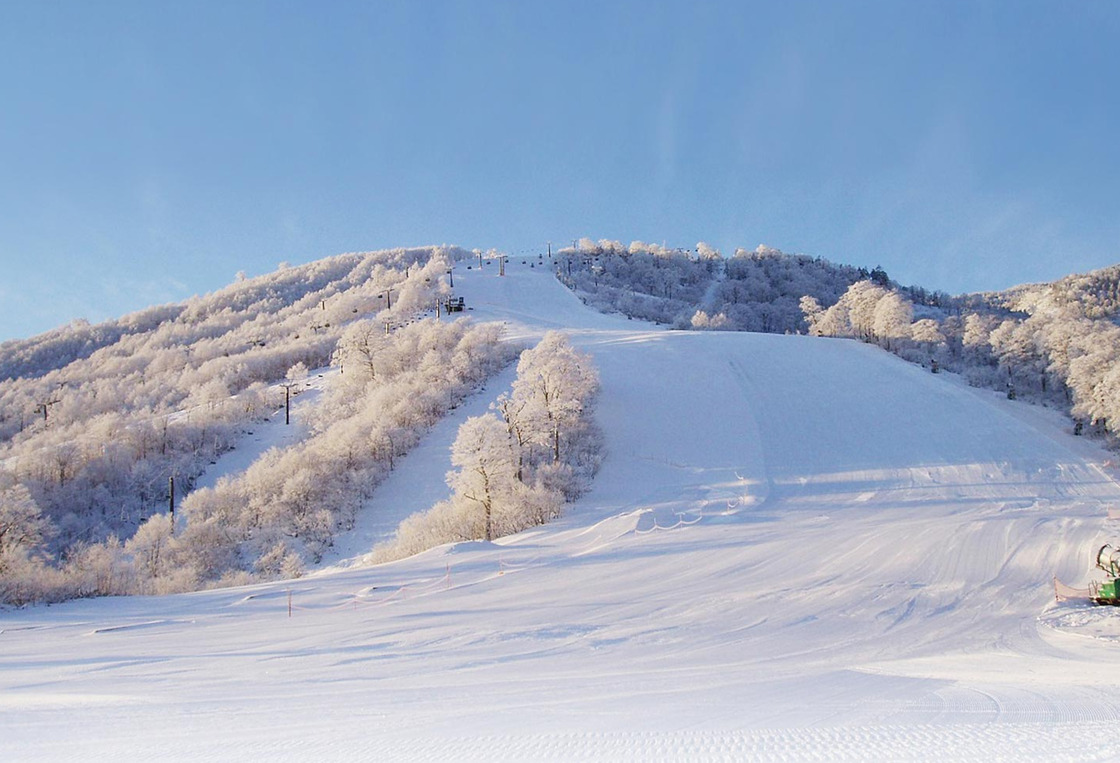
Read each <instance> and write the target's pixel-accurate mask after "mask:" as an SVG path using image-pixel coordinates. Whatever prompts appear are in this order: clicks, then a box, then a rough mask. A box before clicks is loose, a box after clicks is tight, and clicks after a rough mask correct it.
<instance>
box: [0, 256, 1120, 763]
mask: <svg viewBox="0 0 1120 763" xmlns="http://www.w3.org/2000/svg"><path fill="white" fill-rule="evenodd" d="M465 265H466V263H465V262H464V263H463V264H462V266H461V267H459V266H457V267H456V270H455V274H454V279H455V292H456V294H458V295H461V296H463V297H464V299H465V304H466V305H467V306H468V308H469V309H468V310H467V311H466V312H467V314H468V315H469V316H470V318H471V321H472V322H482V321H498V322H501V323H502V324H503V325H504V333H505V337H506V340H507V341H509V342H521V343H523V344H525V345H531V344H532V343H533V342H534V341H535V340H537V339H539V338H540V337H541V336H543V335H544V334H545V333H546V332H547V331H550V330H561V331H563V332H564V333H565V334H566V335H567V336H568V337H569V338H570V341H571V342H572V344H573V345H575V346H576V348H578V349H579V350H581V351H583V352H586V353H589V354H590V355H591V357H592V358H593V359H594V362H595V364H596V366H597V368H598V373H599V377H600V380H601V392H600V395H599V401H598V419H599V424H600V426H601V429H602V432H603V438H604V444H605V453H606V455H605V458H604V460H603V463H602V467H601V469H600V471H599V473H598V475H597V477H596V478H595V481H594V483H593V485H592V488H591V490H590V491H589V492H588V493H587V494H585V495H584V496H583V497H582V498H580V499H579V500H578V501H577V502H576V503H575V504H573V505H572V506H571V507H569V510H568V511H567V513H566V515H565V516H564V517H563V518H562V519H560V520H557V521H555V522H552V523H550V524H546V525H543V526H540V527H537V528H534V529H531V530H527V531H524V532H521V533H519V534H516V535H512V536H508V537H505V538H501V539H498V540H496V541H494V542H492V543H486V542H478V541H475V542H465V543H459V544H452V545H447V546H441V547H438V548H435V549H432V550H430V551H428V552H425V553H423V554H420V555H418V556H415V557H412V558H409V559H404V560H401V561H397V562H393V563H389V564H383V565H377V566H367V565H365V564H364V563H363V562H362V558H363V557H364V555H365V554H366V553H367V552H368V550H369V549H370V547H371V546H372V545H373V544H374V543H376V542H378V541H379V540H382V539H385V538H386V537H387V536H388V535H389V534H391V532H392V527H393V523H392V522H387V521H386V520H385V518H384V517H385V516H386V515H385V514H382V513H380V512H382V511H384V512H388V515H390V516H392V517H395V518H402V517H405V516H408V515H409V514H411V513H413V512H414V511H418V510H423V509H426V508H428V507H429V506H430V505H431V502H432V500H433V498H435V499H438V497H439V491H438V490H434V489H433V487H432V486H433V485H434V486H440V485H442V484H443V477H444V474H445V473H446V472H447V471H448V469H449V468H450V467H451V464H450V460H449V453H450V447H451V444H452V442H453V441H454V439H455V434H456V429H457V427H458V425H459V424H460V423H462V422H463V421H465V420H466V419H467V418H468V417H470V416H473V415H477V414H480V413H482V412H484V411H486V410H487V408H488V406H489V405H490V403H491V402H493V401H494V400H496V399H497V397H498V395H500V394H501V393H502V392H504V391H507V390H508V388H509V385H510V383H511V382H512V380H513V372H512V369H509V370H507V371H505V372H503V373H500V374H498V375H496V376H493V377H491V378H490V380H489V381H488V382H487V383H486V386H485V390H484V391H482V392H480V393H478V394H476V395H475V396H473V397H470V398H468V399H466V400H465V401H464V402H463V403H462V404H459V405H457V407H455V408H454V409H453V410H452V411H451V413H450V415H449V416H448V417H447V418H445V419H443V420H442V421H441V422H440V423H439V424H437V425H435V426H434V428H431V429H429V430H427V433H426V434H425V435H424V436H423V438H422V439H421V440H420V441H419V444H418V446H417V447H416V448H415V449H413V450H412V452H411V453H410V454H409V455H407V456H404V457H402V458H400V461H399V464H397V465H396V468H394V469H393V470H392V471H391V472H389V473H388V474H387V475H385V476H384V479H383V480H382V481H381V482H380V484H378V485H377V487H376V488H375V489H374V490H373V492H372V494H371V495H370V496H369V497H368V500H367V501H366V502H365V503H364V504H363V507H362V508H360V509H359V510H358V511H357V513H356V516H355V518H354V528H353V530H351V531H349V532H347V533H343V534H341V535H339V537H338V538H337V539H336V542H335V545H334V547H332V549H331V550H329V551H328V552H327V553H326V554H325V555H324V556H323V559H322V561H321V562H320V564H319V565H318V566H317V567H316V568H312V569H310V570H309V574H307V575H305V576H304V577H302V578H300V579H297V580H290V581H277V582H270V583H264V584H258V585H254V586H247V587H238V588H227V589H223V590H216V591H206V592H198V593H191V594H183V595H174V596H159V597H124V598H100V599H91V600H82V601H72V602H68V603H65V604H61V605H53V606H49V607H32V608H25V609H20V610H7V611H4V612H3V613H0V618H2V619H0V644H2V645H3V660H2V664H3V667H2V669H0V703H2V705H3V708H4V712H3V714H0V751H3V752H4V757H5V758H8V759H13V760H16V759H19V760H46V759H62V758H73V757H75V756H81V757H83V758H84V759H90V760H98V759H106V758H109V757H114V758H115V757H119V756H120V755H121V754H122V753H127V754H130V755H133V756H143V757H156V756H158V757H160V758H161V759H168V758H171V759H190V760H198V759H265V758H269V759H293V760H294V759H306V758H309V757H314V758H315V759H319V760H353V759H378V760H390V759H391V760H410V759H411V760H451V759H473V760H622V759H635V758H637V759H680V760H685V759H687V760H696V759H726V758H732V759H758V760H803V759H820V760H867V759H889V760H919V759H921V760H924V759H928V758H929V757H936V758H946V759H969V760H991V759H1001V758H1002V759H1012V758H1014V759H1036V760H1053V759H1061V758H1064V759H1077V760H1109V759H1116V758H1117V757H1118V756H1120V743H1118V742H1117V739H1116V735H1115V733H1114V729H1115V726H1116V723H1117V721H1120V699H1118V698H1117V696H1116V692H1115V684H1116V678H1117V676H1118V675H1120V651H1117V646H1118V645H1120V621H1118V620H1117V619H1116V617H1115V613H1114V612H1112V611H1111V610H1105V609H1093V608H1090V607H1088V606H1087V605H1081V604H1077V603H1065V604H1060V605H1059V604H1055V603H1054V601H1053V589H1052V587H1051V576H1052V575H1054V574H1057V575H1058V576H1060V577H1062V578H1063V579H1065V580H1067V582H1070V583H1077V582H1079V581H1082V580H1084V579H1085V578H1086V576H1087V575H1088V564H1087V555H1088V553H1089V551H1090V549H1091V548H1093V546H1094V544H1097V545H1099V544H1100V543H1103V542H1105V541H1107V540H1110V539H1112V536H1114V535H1116V534H1117V531H1118V530H1120V528H1117V527H1116V525H1115V522H1114V521H1111V524H1110V520H1109V519H1108V513H1109V509H1110V507H1113V506H1115V505H1117V504H1118V503H1120V485H1118V484H1117V482H1116V481H1115V479H1114V472H1113V465H1112V462H1111V460H1110V455H1109V453H1108V452H1106V451H1104V450H1102V449H1101V448H1100V447H1099V446H1098V445H1097V444H1095V443H1094V442H1093V441H1090V440H1088V439H1086V438H1079V437H1075V436H1073V435H1072V433H1071V431H1070V429H1071V427H1070V423H1069V421H1068V419H1066V418H1065V417H1064V416H1063V415H1061V414H1060V413H1058V412H1056V411H1053V410H1048V409H1045V408H1041V407H1034V406H1030V405H1026V404H1024V403H1022V402H1020V401H1014V400H1008V399H1007V396H1006V395H1005V394H1002V393H996V392H992V391H987V390H983V389H977V388H973V387H970V386H968V385H967V384H966V383H965V382H964V381H963V380H962V379H960V378H959V377H957V376H954V375H951V374H944V373H941V374H932V373H930V372H929V370H927V369H925V368H923V367H922V366H920V365H916V364H910V363H906V362H904V361H902V360H900V359H899V358H897V357H894V356H892V355H890V354H888V353H886V352H883V351H882V350H880V349H879V348H877V347H874V346H872V345H870V344H867V343H860V342H855V341H847V340H842V339H831V338H823V337H809V336H785V335H773V334H748V333H732V332H710V331H670V330H666V329H663V328H660V327H657V326H654V325H651V324H647V323H643V322H640V321H635V320H630V319H627V318H626V317H625V316H623V315H618V314H614V315H604V314H601V313H599V312H595V311H593V310H591V309H589V308H588V307H587V306H585V305H584V304H582V303H581V301H580V300H579V299H578V298H577V297H576V296H575V295H573V293H572V292H570V291H569V290H567V289H566V288H564V286H562V285H561V284H560V283H559V282H558V281H557V280H556V279H555V277H554V276H553V274H552V273H551V270H550V269H549V268H547V267H545V268H542V267H539V266H538V263H536V262H532V261H528V262H526V263H524V264H523V263H521V262H520V261H511V262H509V263H507V265H506V268H505V275H504V276H498V275H497V272H496V271H497V268H495V267H493V266H489V267H486V268H482V269H479V268H477V267H475V268H472V269H471V270H466V269H465ZM343 375H345V374H343ZM313 378H314V380H315V381H313V384H314V385H316V388H317V389H321V390H322V392H321V393H320V394H322V395H327V394H330V392H329V387H330V386H331V385H332V384H333V383H334V381H335V379H336V378H337V377H333V378H332V377H331V376H330V375H329V374H327V373H324V376H323V377H322V379H320V378H319V377H318V376H317V375H314V377H313ZM305 399H310V398H305ZM268 426H270V427H273V429H272V430H269V429H267V428H266V429H257V430H254V434H253V435H251V436H249V435H246V436H245V438H244V439H242V440H240V441H239V443H240V444H239V449H240V450H242V452H246V453H247V452H249V451H250V450H251V449H252V448H253V447H258V446H259V448H260V449H261V450H263V448H264V446H265V445H267V444H269V443H271V442H274V441H273V440H271V439H270V438H271V437H273V435H274V434H275V433H276V432H277V431H278V428H279V427H280V426H281V425H280V424H279V423H278V421H277V420H275V417H273V421H270V422H269V423H268ZM251 438H257V439H258V440H259V441H260V442H259V443H257V446H254V445H253V440H252V439H251ZM233 453H238V450H235V451H233ZM230 458H233V456H232V455H231V456H230ZM243 463H244V462H242V465H243ZM214 468H215V469H220V470H222V471H223V476H226V477H229V476H232V473H233V472H235V471H236V470H238V469H240V468H242V466H239V465H237V464H236V463H234V462H232V461H230V462H224V463H223V462H222V461H219V462H218V463H217V464H215V465H214ZM201 479H203V480H206V479H210V480H214V481H217V475H216V474H215V473H214V472H211V473H209V474H208V475H206V476H204V477H202V478H201ZM443 494H446V490H444V492H443ZM375 507H376V508H375Z"/></svg>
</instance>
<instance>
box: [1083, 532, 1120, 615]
mask: <svg viewBox="0 0 1120 763" xmlns="http://www.w3.org/2000/svg"><path fill="white" fill-rule="evenodd" d="M1097 569H1099V570H1101V571H1103V572H1104V573H1105V575H1107V576H1108V579H1107V580H1105V581H1104V582H1100V583H1090V584H1089V588H1090V590H1091V591H1092V599H1093V601H1094V602H1096V603H1097V604H1112V605H1113V606H1120V549H1117V548H1113V547H1112V546H1111V545H1110V544H1108V543H1106V544H1104V545H1103V546H1101V548H1100V550H1099V551H1097Z"/></svg>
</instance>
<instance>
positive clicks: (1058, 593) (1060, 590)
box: [1054, 578, 1093, 601]
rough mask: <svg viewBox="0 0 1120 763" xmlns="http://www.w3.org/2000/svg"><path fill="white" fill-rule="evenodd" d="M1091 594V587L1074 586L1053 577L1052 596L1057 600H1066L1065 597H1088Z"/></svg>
mask: <svg viewBox="0 0 1120 763" xmlns="http://www.w3.org/2000/svg"><path fill="white" fill-rule="evenodd" d="M1092 595H1093V591H1092V589H1089V588H1074V587H1073V586H1068V585H1066V584H1065V583H1063V582H1062V581H1060V580H1058V579H1057V578H1054V598H1055V599H1057V600H1058V601H1066V600H1067V599H1088V598H1091V597H1092Z"/></svg>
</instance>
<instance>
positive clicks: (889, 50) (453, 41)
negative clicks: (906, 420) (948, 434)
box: [0, 0, 1120, 339]
mask: <svg viewBox="0 0 1120 763" xmlns="http://www.w3.org/2000/svg"><path fill="white" fill-rule="evenodd" d="M1117 40H1120V5H1118V4H1115V3H1110V2H1094V1H1093V0H1089V1H1087V2H1079V3H1061V2H1048V3H1034V2H1018V1H1016V2H1012V1H1011V0H1008V2H1003V3H993V2H982V1H980V0H975V1H971V2H960V3H955V2H923V1H922V0H915V1H913V2H818V3H799V2H783V3H775V2H765V3H752V2H743V1H740V2H727V3H719V2H680V3H656V2H613V3H612V2H586V3H584V2H554V3H547V4H545V3H533V2H482V1H481V0H478V1H474V2H440V1H438V0H434V1H432V2H402V3H394V2H360V3H347V2H338V1H336V2H330V3H310V2H291V3H287V2H280V1H279V0H269V1H268V2H253V1H251V0H238V2H233V3H228V2H113V1H111V0H98V1H97V2H52V1H51V0H44V1H40V2H26V0H0V103H2V107H0V108H2V111H0V339H7V338H12V337H19V336H28V335H31V334H33V333H37V332H40V331H43V330H46V329H48V328H50V327H52V326H55V325H59V324H62V323H65V322H67V321H68V320H70V319H72V318H77V317H84V318H87V319H90V320H93V321H97V320H103V319H106V318H109V317H115V316H118V315H121V314H123V313H126V312H129V311H131V310H135V309H139V308H141V307H145V306H148V305H150V304H156V303H162V302H168V301H172V300H179V299H183V298H186V297H187V296H190V295H191V294H195V293H201V292H205V291H210V290H213V289H216V288H219V287H221V286H223V285H225V284H227V283H229V282H230V281H232V280H233V277H234V275H235V273H236V272H237V271H240V270H244V271H246V272H248V273H249V274H250V275H255V274H259V273H264V272H268V271H270V270H273V269H274V268H275V267H276V265H277V263H279V262H281V261H288V262H292V263H299V262H307V261H311V260H314V259H318V258H320V257H325V256H328V255H332V254H337V253H340V252H347V251H364V250H369V249H380V248H386V247H393V246H403V245H414V244H428V243H455V244H459V245H462V246H465V247H467V248H475V247H478V248H484V249H486V248H491V247H495V248H499V249H503V250H513V251H520V250H525V249H534V250H535V249H536V248H539V247H543V245H544V242H545V241H548V240H551V241H553V242H570V241H571V240H572V239H573V238H578V237H580V236H591V237H592V238H611V239H619V240H621V241H623V242H624V243H628V242H629V241H631V240H634V239H641V240H645V241H656V242H659V243H660V242H666V243H668V244H670V245H678V246H692V245H693V244H695V243H696V242H697V241H701V240H703V241H706V242H708V243H710V244H712V245H714V246H716V247H718V248H719V249H720V250H721V251H723V252H724V253H725V254H731V253H732V252H733V251H734V249H735V248H736V247H746V248H752V249H753V248H754V247H755V246H756V245H758V244H759V243H765V244H767V245H770V246H774V247H778V248H780V249H783V250H785V251H790V252H803V253H807V254H811V255H819V256H822V257H826V258H828V259H831V260H834V261H837V262H845V263H851V264H857V265H867V266H874V265H876V264H879V265H882V266H883V267H884V268H885V269H886V270H887V272H888V273H889V274H890V275H891V276H892V277H893V278H895V279H897V280H899V281H902V282H904V283H918V284H921V285H923V286H927V287H929V288H935V289H944V290H947V291H950V292H962V291H973V290H982V289H995V288H1003V287H1007V286H1011V285H1014V284H1018V283H1023V282H1027V281H1039V280H1050V279H1053V278H1057V277H1060V276H1062V275H1064V274H1067V273H1070V272H1074V271H1084V270H1089V269H1093V268H1097V267H1102V266H1105V265H1109V264H1114V263H1115V262H1117V261H1120V215H1118V214H1117V213H1118V210H1120V206H1118V201H1120V182H1118V178H1120V144H1118V135H1120V130H1118V125H1120V98H1118V97H1117V93H1118V92H1120V45H1117V44H1116V41H1117Z"/></svg>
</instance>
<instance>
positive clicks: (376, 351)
mask: <svg viewBox="0 0 1120 763" xmlns="http://www.w3.org/2000/svg"><path fill="white" fill-rule="evenodd" d="M469 257H473V255H472V254H471V253H468V252H464V251H462V250H458V249H453V248H436V249H412V250H391V251H384V252H376V253H371V254H354V255H341V256H337V257H332V258H328V259H324V260H320V261H318V262H314V263H311V264H309V265H305V266H301V267H288V266H281V267H280V269H278V270H277V271H276V272H275V273H272V274H268V275H265V276H261V277H257V278H245V277H243V276H240V275H239V277H238V280H237V282H236V283H234V284H232V285H231V286H229V287H227V288H225V289H222V290H220V291H218V292H215V293H213V294H209V295H206V296H203V297H197V298H194V299H191V300H189V301H188V302H186V303H183V304H178V305H168V306H164V307H158V308H152V309H149V310H145V311H142V312H140V313H137V314H134V315H130V316H126V317H124V318H122V319H120V320H118V321H111V322H109V323H106V324H102V325H98V326H90V325H88V324H83V323H78V324H74V325H71V326H67V327H63V328H60V329H57V330H55V331H52V332H49V333H47V334H44V335H42V336H39V337H35V338H33V339H30V340H26V341H16V342H7V343H5V344H4V345H3V346H2V347H0V369H2V371H3V377H4V378H3V380H2V381H0V599H3V600H6V601H10V602H20V601H27V600H34V599H41V598H47V599H51V598H65V597H69V596H83V595H89V594H108V593H137V592H152V591H168V590H189V589H193V588H196V587H200V586H208V585H215V584H229V583H234V582H243V581H247V580H251V579H260V578H268V577H273V576H276V575H281V574H284V575H292V574H296V573H298V571H299V569H300V568H301V567H302V564H303V563H304V562H306V561H313V560H315V559H316V558H317V557H318V555H319V554H320V553H321V551H322V549H323V548H324V547H326V546H327V545H329V544H330V542H331V539H332V537H333V534H334V533H335V532H336V531H338V530H339V529H344V528H346V527H347V526H348V524H349V523H350V522H352V517H353V512H354V509H355V506H356V505H357V504H358V503H359V502H360V501H361V500H362V499H363V497H364V496H366V495H367V494H368V492H369V490H370V489H371V487H372V486H373V485H374V484H376V483H377V481H378V480H379V478H380V477H381V476H382V475H383V473H384V472H385V471H387V470H390V469H392V466H393V459H394V458H395V457H396V456H399V455H401V454H403V453H405V452H407V450H408V449H409V448H410V447H411V446H412V445H413V444H414V443H415V442H416V440H417V439H418V438H419V436H420V434H421V433H422V432H423V430H424V429H425V428H426V427H428V426H430V425H431V424H432V423H433V422H434V421H435V420H437V419H438V418H439V417H440V416H441V415H442V414H443V413H444V412H446V411H447V410H449V409H450V408H451V407H453V406H454V405H455V404H456V403H457V402H458V401H459V400H461V399H463V397H465V396H466V395H467V394H469V393H470V392H471V391H472V390H473V389H474V387H475V386H477V385H478V384H480V383H481V382H482V381H483V380H485V378H486V377H487V376H488V375H490V374H491V373H493V372H494V371H495V370H497V369H499V368H501V367H502V366H504V365H505V364H506V363H508V362H510V360H511V359H512V357H513V355H512V353H513V352H514V350H513V348H511V347H509V346H507V345H506V344H504V343H502V342H501V341H500V330H499V329H498V328H497V327H495V326H471V325H467V324H466V323H464V322H462V321H458V322H450V321H449V320H448V319H447V317H443V319H442V320H440V319H438V318H437V317H435V316H436V315H437V314H438V313H439V312H440V310H439V308H438V307H437V305H438V302H439V300H440V299H441V298H444V297H446V295H447V294H449V293H450V288H449V285H448V282H449V279H448V277H447V276H448V272H449V270H450V269H451V267H452V265H453V263H454V261H456V260H458V259H463V258H469ZM332 363H334V364H337V365H339V366H340V367H341V369H342V371H343V373H341V374H340V380H339V383H337V384H334V385H332V387H331V392H330V394H329V395H327V396H325V398H324V400H323V401H322V402H321V403H320V404H319V405H317V406H316V407H315V409H314V410H313V412H312V414H311V415H310V416H309V417H308V418H309V420H308V421H305V422H296V425H297V426H299V427H301V430H300V431H301V433H302V434H301V436H302V441H301V442H300V443H299V444H298V446H297V447H292V448H288V449H285V450H284V451H283V452H280V451H275V452H269V453H266V454H264V456H263V457H262V458H260V459H259V460H258V462H257V463H255V464H253V466H252V468H251V469H249V470H247V471H246V472H245V474H243V475H241V476H239V477H238V478H237V479H229V480H223V481H221V482H220V483H219V484H218V485H216V486H215V487H214V488H213V489H206V490H200V491H192V487H193V485H194V483H195V481H196V480H197V479H198V477H199V476H200V475H201V474H202V473H203V471H204V470H205V469H206V468H207V466H208V465H210V464H212V463H213V462H214V461H215V459H216V458H217V457H218V456H219V455H220V454H222V453H223V452H225V451H228V450H229V449H231V448H233V447H235V445H236V443H237V442H238V440H239V438H241V437H242V436H243V435H244V433H245V432H246V431H248V430H250V429H251V428H252V427H253V426H254V425H256V424H260V423H262V422H263V421H265V420H267V419H269V418H270V417H274V416H283V415H285V414H284V411H283V408H284V406H285V404H286V399H285V398H286V395H287V396H290V395H291V394H292V393H293V392H298V390H299V382H301V381H302V379H303V378H304V377H306V376H308V374H309V373H310V372H309V369H312V370H314V369H319V368H323V367H327V366H329V365H331V364H332ZM172 481H174V482H172ZM175 491H178V494H179V496H180V498H181V499H182V497H183V496H185V499H182V500H181V505H180V506H179V510H178V512H177V513H176V515H175V516H173V515H172V514H171V510H172V509H173V508H174V506H173V502H172V496H173V493H174V492H175Z"/></svg>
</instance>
